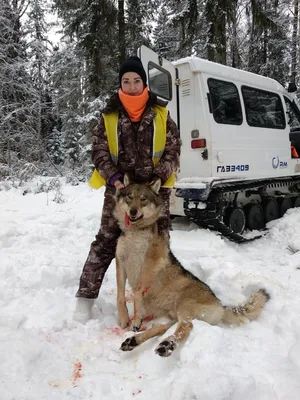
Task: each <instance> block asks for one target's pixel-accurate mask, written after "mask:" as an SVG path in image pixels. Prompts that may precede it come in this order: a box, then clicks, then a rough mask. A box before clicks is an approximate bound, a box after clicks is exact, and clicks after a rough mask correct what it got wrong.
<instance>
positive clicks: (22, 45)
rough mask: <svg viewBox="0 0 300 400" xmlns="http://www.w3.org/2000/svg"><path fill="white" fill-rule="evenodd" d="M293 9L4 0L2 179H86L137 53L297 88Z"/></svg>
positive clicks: (236, 1)
mask: <svg viewBox="0 0 300 400" xmlns="http://www.w3.org/2000/svg"><path fill="white" fill-rule="evenodd" d="M298 7H299V0H127V1H124V0H123V1H115V0H1V3H0V82H1V84H0V179H7V178H9V177H14V178H17V179H20V180H24V179H26V177H27V176H28V177H29V176H33V175H35V174H39V175H53V174H54V175H64V176H66V175H68V174H72V175H74V176H77V177H78V178H79V179H86V177H87V176H88V175H89V174H90V172H91V170H92V165H91V160H90V148H91V130H92V128H93V127H94V126H95V125H96V123H97V120H98V118H99V112H100V110H101V108H102V107H103V105H104V104H105V100H106V98H107V97H108V96H109V95H110V94H111V93H112V92H113V91H114V90H115V89H116V88H117V85H118V80H117V72H118V67H119V65H120V63H121V62H122V61H123V60H124V59H125V58H126V57H127V56H129V55H134V54H136V51H137V48H138V47H139V46H140V45H141V44H145V45H147V46H148V47H150V48H152V49H153V50H155V51H156V52H159V53H160V54H161V55H162V56H163V57H165V58H167V59H168V60H170V61H173V60H176V59H179V58H181V57H186V56H198V57H202V58H204V59H208V60H211V61H215V62H218V63H223V64H226V65H229V66H232V67H236V68H240V69H244V70H247V71H251V72H254V73H258V74H262V75H265V76H268V77H271V78H275V79H276V80H278V81H279V82H280V83H281V84H282V85H283V86H285V87H287V86H288V84H289V82H295V83H296V84H297V82H299V80H300V70H299V56H300V54H299V52H300V46H299V32H300V24H299V12H298ZM298 86H299V85H298ZM298 93H300V92H299V91H298Z"/></svg>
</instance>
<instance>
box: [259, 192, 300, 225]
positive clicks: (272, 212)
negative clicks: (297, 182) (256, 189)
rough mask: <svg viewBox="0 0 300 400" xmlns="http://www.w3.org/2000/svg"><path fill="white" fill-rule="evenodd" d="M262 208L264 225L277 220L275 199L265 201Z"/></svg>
mask: <svg viewBox="0 0 300 400" xmlns="http://www.w3.org/2000/svg"><path fill="white" fill-rule="evenodd" d="M299 197H300V196H299ZM263 208H264V215H265V223H266V224H267V223H268V222H270V221H273V220H274V219H277V218H279V205H278V203H277V201H276V200H275V199H268V200H265V202H264V206H263Z"/></svg>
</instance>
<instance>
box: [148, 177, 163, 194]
mask: <svg viewBox="0 0 300 400" xmlns="http://www.w3.org/2000/svg"><path fill="white" fill-rule="evenodd" d="M149 187H150V189H151V190H152V191H153V192H154V193H156V194H158V192H159V189H160V187H161V180H160V179H157V180H155V181H154V182H150V184H149Z"/></svg>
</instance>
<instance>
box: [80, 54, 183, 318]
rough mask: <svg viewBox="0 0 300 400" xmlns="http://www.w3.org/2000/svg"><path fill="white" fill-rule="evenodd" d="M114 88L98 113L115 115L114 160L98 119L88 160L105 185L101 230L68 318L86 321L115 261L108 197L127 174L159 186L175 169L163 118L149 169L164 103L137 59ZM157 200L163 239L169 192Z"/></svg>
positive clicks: (172, 138)
mask: <svg viewBox="0 0 300 400" xmlns="http://www.w3.org/2000/svg"><path fill="white" fill-rule="evenodd" d="M119 80H120V89H119V91H118V93H115V94H114V95H113V96H112V97H111V98H110V100H109V101H108V104H107V106H106V107H105V108H104V110H103V111H102V114H109V113H112V112H116V111H117V112H118V116H119V117H118V125H117V135H118V160H117V164H115V163H114V162H113V160H112V158H111V154H110V151H109V146H108V140H107V134H106V131H105V125H104V119H103V116H102V117H101V118H100V120H99V123H98V126H97V127H96V128H95V129H94V130H93V137H92V139H93V142H92V159H93V162H94V164H95V167H96V169H97V170H98V171H99V173H100V174H101V176H102V177H103V178H104V179H105V181H106V188H105V194H104V204H103V210H102V218H101V225H100V230H99V232H98V234H97V235H96V239H95V241H93V242H92V244H91V247H90V251H89V254H88V257H87V260H86V262H85V264H84V267H83V271H82V274H81V277H80V283H79V289H78V291H77V293H76V297H78V299H77V305H76V309H75V314H74V319H75V320H77V321H79V322H83V323H84V322H86V321H87V320H88V319H90V318H91V310H92V306H93V302H94V300H93V299H95V298H97V297H98V294H99V290H100V287H101V284H102V281H103V278H104V275H105V272H106V270H107V268H108V267H109V265H110V263H111V261H112V260H113V258H114V257H115V251H116V245H117V240H118V238H119V236H120V234H121V231H120V228H119V226H118V224H117V221H116V219H115V218H114V216H113V210H114V207H115V199H114V194H115V191H116V189H119V190H121V189H122V188H123V187H124V185H123V183H122V179H123V177H124V175H125V174H127V175H128V176H129V178H130V180H131V181H133V182H136V183H143V182H151V181H154V180H155V179H158V178H160V179H161V181H162V184H163V183H164V182H166V181H167V179H168V178H169V176H170V175H171V174H172V173H173V172H175V171H176V170H177V169H178V166H179V156H180V145H181V142H180V139H179V134H178V129H177V126H176V124H175V122H174V121H173V120H172V119H171V117H170V115H169V114H168V117H167V137H166V145H165V149H164V152H163V155H162V156H161V158H160V160H159V162H158V164H157V165H156V166H155V167H154V164H153V158H152V152H153V134H154V126H153V120H154V118H155V116H156V113H155V111H154V110H153V108H152V107H153V106H154V105H155V104H158V105H160V106H165V103H164V102H162V101H160V100H159V99H157V97H156V95H155V94H153V93H151V92H150V91H149V90H148V87H147V79H146V73H145V70H144V68H143V65H142V63H141V61H140V59H139V58H138V57H129V58H128V59H127V60H125V62H124V63H123V64H122V65H121V67H120V71H119ZM160 195H161V196H162V198H163V200H164V208H163V213H162V216H161V218H160V219H159V232H160V233H161V234H164V233H166V232H168V230H169V227H170V213H169V200H170V189H168V188H163V187H162V188H161V190H160Z"/></svg>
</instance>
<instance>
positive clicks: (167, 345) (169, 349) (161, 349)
mask: <svg viewBox="0 0 300 400" xmlns="http://www.w3.org/2000/svg"><path fill="white" fill-rule="evenodd" d="M175 349H176V342H175V341H174V340H173V339H171V338H168V339H166V340H164V341H163V342H161V343H159V345H158V346H157V347H156V349H155V353H156V354H158V355H159V356H161V357H169V356H170V355H171V354H172V353H173V351H174V350H175Z"/></svg>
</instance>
